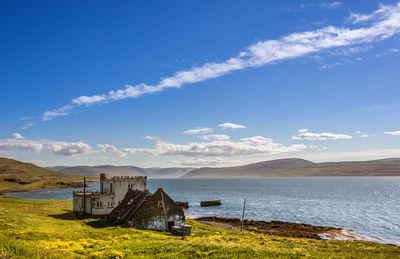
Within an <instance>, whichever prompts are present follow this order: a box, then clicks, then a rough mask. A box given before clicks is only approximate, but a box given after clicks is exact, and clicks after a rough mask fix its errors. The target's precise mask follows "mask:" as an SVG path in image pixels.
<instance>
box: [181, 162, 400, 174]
mask: <svg viewBox="0 0 400 259" xmlns="http://www.w3.org/2000/svg"><path fill="white" fill-rule="evenodd" d="M299 176H400V160H399V159H382V160H372V161H352V162H328V163H313V162H310V161H307V160H304V159H296V158H289V159H277V160H271V161H265V162H260V163H254V164H248V165H244V166H235V167H221V168H210V167H204V168H199V169H195V170H192V171H190V172H189V173H187V174H186V175H184V176H183V177H184V178H230V177H299Z"/></svg>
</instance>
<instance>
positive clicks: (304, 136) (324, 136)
mask: <svg viewBox="0 0 400 259" xmlns="http://www.w3.org/2000/svg"><path fill="white" fill-rule="evenodd" d="M351 138H352V136H350V135H346V134H337V133H329V132H323V133H312V132H308V130H307V131H305V129H302V130H299V131H298V135H297V136H293V137H292V139H295V140H328V139H351Z"/></svg>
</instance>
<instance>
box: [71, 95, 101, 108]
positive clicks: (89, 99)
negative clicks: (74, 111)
mask: <svg viewBox="0 0 400 259" xmlns="http://www.w3.org/2000/svg"><path fill="white" fill-rule="evenodd" d="M105 100H106V95H105V94H103V95H93V96H80V97H78V98H75V99H73V100H72V101H71V102H72V103H75V104H76V105H78V106H80V105H87V106H88V105H91V104H94V103H100V102H102V101H105Z"/></svg>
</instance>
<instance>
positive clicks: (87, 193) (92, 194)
mask: <svg viewBox="0 0 400 259" xmlns="http://www.w3.org/2000/svg"><path fill="white" fill-rule="evenodd" d="M84 194H85V192H84V191H73V192H72V195H74V196H82V195H84ZM86 195H88V196H114V195H115V194H114V193H105V192H103V193H102V192H99V191H95V192H92V191H89V192H88V191H86Z"/></svg>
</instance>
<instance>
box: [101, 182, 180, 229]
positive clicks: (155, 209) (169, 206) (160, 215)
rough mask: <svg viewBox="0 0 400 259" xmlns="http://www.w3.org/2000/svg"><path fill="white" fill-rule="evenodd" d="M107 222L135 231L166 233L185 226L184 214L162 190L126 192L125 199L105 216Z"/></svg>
mask: <svg viewBox="0 0 400 259" xmlns="http://www.w3.org/2000/svg"><path fill="white" fill-rule="evenodd" d="M107 218H108V219H109V220H112V221H117V222H120V223H123V224H128V225H130V226H132V227H134V228H137V229H152V230H161V231H168V230H171V228H172V227H173V226H180V225H184V224H185V214H184V212H183V210H182V208H181V207H179V206H178V205H177V204H176V203H175V202H174V201H173V200H172V199H171V198H170V197H169V196H168V194H166V193H165V192H164V191H163V189H161V188H159V189H158V190H157V191H156V192H155V193H154V194H151V193H150V192H149V191H147V190H146V191H138V190H128V192H127V193H126V195H125V198H124V199H123V200H122V201H121V202H120V204H119V205H118V206H117V207H116V208H115V209H113V210H112V211H111V213H110V214H109V215H108V216H107Z"/></svg>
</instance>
